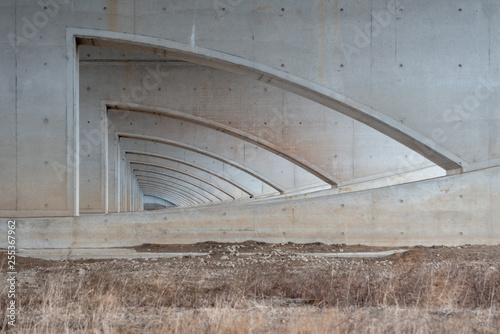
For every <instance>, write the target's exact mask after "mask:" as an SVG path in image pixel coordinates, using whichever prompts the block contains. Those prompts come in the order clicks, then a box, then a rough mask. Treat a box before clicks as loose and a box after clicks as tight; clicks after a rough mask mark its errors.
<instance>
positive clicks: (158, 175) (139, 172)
mask: <svg viewBox="0 0 500 334" xmlns="http://www.w3.org/2000/svg"><path fill="white" fill-rule="evenodd" d="M132 172H133V173H134V174H135V175H136V176H137V177H139V176H145V177H151V176H150V175H149V174H154V175H156V178H158V179H160V180H165V181H166V179H169V180H170V182H172V183H175V184H179V185H180V184H183V185H184V186H187V185H189V186H192V187H195V188H197V189H199V191H203V192H205V193H206V194H208V195H210V196H212V197H214V198H215V199H216V200H218V201H221V202H222V201H223V200H222V198H220V197H218V196H217V195H215V194H214V193H212V192H210V191H208V190H207V189H204V188H202V187H200V186H198V185H196V184H193V183H191V182H188V181H185V180H182V179H179V178H176V177H173V176H170V175H166V174H163V173H158V172H148V171H145V170H137V169H135V170H132ZM145 174H147V175H145ZM176 180H177V181H178V182H176ZM179 182H180V183H179Z"/></svg>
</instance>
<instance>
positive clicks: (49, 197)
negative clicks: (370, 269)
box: [0, 0, 500, 247]
mask: <svg viewBox="0 0 500 334" xmlns="http://www.w3.org/2000/svg"><path fill="white" fill-rule="evenodd" d="M221 3H222V4H224V0H223V1H222V2H216V3H212V2H211V1H204V2H200V1H195V0H187V1H182V2H180V3H176V4H173V3H171V2H170V1H167V0H158V1H152V2H150V1H134V0H124V1H119V2H116V1H104V0H89V1H75V0H64V1H63V0H42V1H38V2H32V1H27V0H22V1H15V0H5V1H3V2H2V4H0V32H1V34H0V37H1V38H0V57H1V59H2V61H1V62H0V73H2V77H1V79H0V99H1V101H2V105H1V107H0V108H1V109H0V113H1V115H2V123H1V124H0V217H4V218H6V219H8V218H19V219H20V221H21V225H20V226H22V227H23V228H28V230H30V231H37V232H36V233H35V234H33V235H31V234H26V233H27V232H20V233H21V235H22V236H24V237H25V241H22V242H26V243H27V245H29V247H35V246H36V245H42V246H46V245H52V244H54V245H56V246H54V247H66V246H68V245H69V246H77V245H80V244H81V243H85V242H89V244H92V243H93V245H94V246H98V245H100V244H101V243H103V242H102V241H99V240H93V239H92V238H89V239H82V237H81V236H80V234H79V233H80V232H79V231H80V230H81V229H82V228H83V226H82V225H81V224H87V225H86V227H85V228H86V229H88V230H86V232H85V233H90V231H94V232H96V233H102V234H108V233H110V231H109V230H107V228H108V227H107V226H110V225H112V224H118V220H121V221H120V224H122V225H120V226H119V227H117V228H119V229H123V233H117V234H116V235H115V236H121V237H123V240H114V238H115V236H111V235H110V237H109V238H108V237H106V239H108V241H106V245H111V244H113V245H114V244H117V245H118V244H122V243H123V244H136V243H137V242H138V241H144V242H148V238H150V239H152V240H157V239H155V238H158V237H157V236H156V235H155V234H154V233H145V234H144V235H145V236H144V237H143V236H142V235H141V234H138V233H139V232H138V231H136V230H135V228H134V229H132V230H131V228H132V227H131V226H132V225H131V224H135V219H138V217H143V218H144V219H147V221H145V222H143V223H144V224H151V225H146V226H148V227H147V229H152V230H154V226H155V224H157V223H158V222H155V219H156V217H157V216H156V214H155V213H148V214H145V215H144V216H141V214H142V213H136V214H134V213H130V214H124V215H122V214H117V215H116V216H115V215H111V213H121V212H133V211H141V210H143V208H144V196H145V195H149V196H156V197H158V198H162V199H163V200H164V201H167V202H170V203H172V204H174V205H177V206H179V207H181V206H182V207H184V206H188V207H189V208H179V209H175V210H174V209H170V210H169V212H170V213H169V219H170V215H174V217H177V218H176V219H174V221H175V224H181V223H180V220H179V219H178V217H179V216H182V217H188V218H189V219H188V218H185V219H187V221H186V222H184V220H183V223H182V224H181V225H179V227H178V231H177V232H175V233H178V235H176V238H177V237H178V238H180V240H185V241H186V242H187V241H193V240H195V239H196V237H194V236H193V233H195V232H194V231H195V230H196V229H198V230H197V231H198V232H199V233H200V235H202V236H203V237H202V238H201V239H206V238H214V240H218V239H224V238H226V236H225V235H220V233H215V232H214V231H215V230H217V229H218V230H219V231H220V230H224V231H225V232H226V235H231V236H234V238H235V239H238V240H240V239H245V238H254V239H255V238H256V239H267V238H270V239H273V240H274V239H279V238H281V237H286V239H288V238H290V240H294V239H297V240H319V239H321V240H329V241H336V240H337V239H338V236H337V237H336V236H334V235H335V233H337V232H338V231H340V229H341V227H342V224H347V223H348V222H352V223H350V224H349V230H347V229H345V231H344V230H342V232H343V233H344V236H347V235H348V237H342V238H344V239H345V238H348V239H349V240H348V241H349V242H352V240H356V241H357V242H359V243H371V244H391V243H394V244H399V243H401V244H410V243H423V244H428V243H432V242H435V243H443V244H454V243H456V242H460V240H461V241H463V242H466V243H473V242H486V243H494V242H496V240H497V235H498V225H499V224H500V221H499V220H498V218H497V217H499V215H494V214H496V213H497V212H496V210H498V209H497V207H498V203H499V202H500V199H499V198H498V195H497V194H496V192H495V191H494V189H495V185H497V183H498V173H497V168H498V166H499V165H500V136H499V135H498V133H499V131H498V129H499V128H500V113H499V112H498V104H499V102H500V94H499V92H498V87H499V85H500V63H498V61H496V59H499V57H500V37H499V36H498V34H495V33H494V32H495V31H498V29H499V28H500V19H498V17H497V16H496V15H495V13H496V12H498V10H499V9H500V4H498V3H496V2H491V1H486V0H484V1H476V2H473V3H463V4H460V5H459V4H457V3H455V2H453V1H451V0H450V1H444V2H441V3H434V2H432V1H430V0H423V1H419V2H414V1H409V0H408V1H407V0H404V1H393V0H390V1H386V0H372V1H366V2H363V3H357V2H356V3H353V2H349V1H340V0H339V1H333V2H327V1H323V0H317V1H312V2H307V3H305V2H300V1H292V2H290V1H273V2H267V1H264V2H262V1H245V2H243V1H231V2H228V3H225V5H223V6H225V7H224V8H225V10H222V9H221ZM462 172H465V174H464V175H462V176H460V175H455V174H460V173H462ZM444 175H448V176H447V177H443V178H440V179H437V180H429V181H421V180H424V179H428V178H432V177H442V176H444ZM451 180H453V182H457V183H458V184H459V185H460V187H461V189H466V190H468V191H470V192H471V193H470V194H474V196H473V197H472V198H470V199H469V197H468V196H469V194H468V193H460V194H459V195H461V196H462V197H460V199H461V201H462V202H464V203H462V205H459V204H458V203H457V202H456V201H457V200H456V198H454V197H450V196H448V193H447V192H444V193H443V192H435V190H436V184H440V183H441V184H442V183H443V182H444V183H448V182H452V181H451ZM405 183H406V185H403V184H405ZM478 185H481V186H482V187H483V188H482V189H483V191H484V193H480V191H479V190H478V189H479V188H477V187H478ZM388 186H394V187H392V188H384V187H388ZM388 189H394V190H391V191H396V192H397V196H396V195H395V194H394V193H393V192H391V191H389V190H388ZM422 189H427V190H428V191H429V193H430V194H433V195H432V196H431V197H428V193H426V192H425V191H423V190H422ZM415 194H418V195H419V196H420V197H419V198H416V197H415ZM394 197H400V200H403V202H400V204H401V205H397V204H396V205H395V204H394V203H396V202H393V200H395V198H394ZM406 198H408V199H410V200H412V201H415V202H414V203H415V205H416V206H410V205H406V203H407V199H406ZM344 199H345V200H348V201H349V203H356V204H355V205H350V206H349V209H347V208H348V205H347V204H346V203H342V204H344V205H345V207H342V210H340V209H339V210H340V211H338V212H337V209H335V210H333V212H334V213H335V214H338V215H340V216H339V218H338V220H337V217H335V218H336V220H334V221H333V222H332V221H331V220H329V218H330V216H331V210H332V207H331V205H333V206H335V205H336V204H335V203H337V201H339V200H341V201H344ZM473 199H475V200H473ZM476 201H478V202H476ZM373 202H375V203H373ZM283 203H298V204H297V207H292V208H293V209H294V210H296V211H294V210H292V215H290V213H289V212H288V211H287V210H288V209H287V210H285V212H287V214H280V213H279V212H281V211H279V210H277V211H273V210H274V209H276V207H275V206H283V205H284V204H283ZM290 205H291V204H290ZM293 205H295V204H293ZM191 206H193V207H191ZM429 207H430V208H431V210H430V212H433V214H431V215H429V214H427V213H425V212H427V211H426V210H427V208H429ZM273 208H274V209H273ZM289 209H291V208H289ZM176 210H179V211H176ZM221 210H224V212H225V213H226V214H227V216H223V217H224V218H223V219H221V220H220V221H217V222H216V223H214V221H213V220H212V219H215V218H214V217H218V215H219V212H220V211H221ZM193 212H194V213H195V214H192V213H193ZM230 212H231V213H233V214H234V217H229V215H230ZM108 213H109V214H110V215H106V216H102V217H107V218H106V219H107V220H108V222H109V225H103V226H102V227H100V228H97V227H94V224H97V222H92V221H91V220H92V219H96V220H99V219H100V218H98V217H101V216H100V215H99V214H108ZM80 214H82V215H83V214H85V215H86V216H85V217H81V218H78V216H79V215H80ZM450 215H451V218H450ZM467 215H468V216H467ZM54 217H61V218H54ZM416 217H419V218H418V219H417V218H416ZM46 220H47V222H45V221H46ZM36 224H40V225H37V226H35V225H36ZM65 224H67V225H65ZM141 224H142V223H141ZM214 224H215V225H214ZM229 224H231V225H229ZM252 224H253V225H252ZM259 224H263V225H259ZM409 224H410V225H409ZM435 224H437V225H435ZM56 226H57V230H56V231H55V232H54V233H55V239H53V237H48V235H47V233H48V232H50V231H52V227H56ZM113 226H115V225H113ZM214 226H216V229H215V230H213V228H215V227H214ZM181 227H182V228H181ZM113 228H114V227H113ZM309 228H310V229H309ZM39 229H40V231H42V229H46V230H45V231H46V232H43V231H42V232H40V231H39ZM190 229H191V230H190ZM405 229H406V230H405ZM152 230H151V231H152ZM281 231H283V232H285V235H282V236H281V237H279V238H277V237H276V235H275V233H277V232H280V233H281ZM368 231H370V232H368ZM381 231H383V233H382V232H381ZM395 231H399V233H403V234H399V237H397V235H394V233H396V232H395ZM457 231H458V232H459V233H462V234H461V235H460V238H458V239H456V236H455V235H454V233H458V232H457ZM184 232H186V233H184ZM407 232H409V233H410V236H409V237H407ZM23 233H24V234H23ZM85 233H84V234H85ZM233 233H234V235H233ZM332 233H333V234H332ZM161 235H162V236H163V234H161ZM146 236H147V237H146ZM87 237H89V236H88V235H87ZM183 238H184V239H183ZM342 238H341V239H342ZM45 239H47V240H48V241H47V242H45ZM42 240H43V241H42ZM69 240H72V241H71V242H70V241H69ZM158 240H166V241H167V242H170V241H172V240H171V239H170V237H168V238H167V239H162V238H159V239H158ZM457 240H458V241H457ZM344 241H346V240H344ZM183 242H184V241H183ZM61 245H63V246H61ZM64 245H66V246H64ZM106 245H105V246H106Z"/></svg>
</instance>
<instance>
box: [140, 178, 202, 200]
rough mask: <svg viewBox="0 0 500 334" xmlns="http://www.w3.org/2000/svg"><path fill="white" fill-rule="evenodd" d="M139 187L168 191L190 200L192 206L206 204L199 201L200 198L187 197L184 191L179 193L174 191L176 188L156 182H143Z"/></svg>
mask: <svg viewBox="0 0 500 334" xmlns="http://www.w3.org/2000/svg"><path fill="white" fill-rule="evenodd" d="M139 186H140V187H146V186H149V187H155V188H157V189H163V190H167V191H169V192H170V193H171V194H178V195H179V196H180V197H182V198H185V199H189V202H191V204H190V205H198V204H205V202H203V201H201V200H200V199H198V198H196V197H194V196H190V195H187V194H185V193H184V192H182V191H179V190H177V189H174V188H170V187H166V186H163V185H161V184H159V183H157V182H154V181H150V182H146V181H142V182H141V183H139ZM181 194H182V195H181Z"/></svg>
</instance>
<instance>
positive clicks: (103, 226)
mask: <svg viewBox="0 0 500 334" xmlns="http://www.w3.org/2000/svg"><path fill="white" fill-rule="evenodd" d="M499 186H500V167H494V168H490V169H485V170H481V171H475V172H470V173H465V174H459V175H454V176H447V177H442V178H436V179H432V180H426V181H420V182H415V183H410V184H404V185H398V186H393V187H385V188H379V189H371V190H365V191H359V192H352V193H345V194H335V195H326V196H318V197H315V198H305V199H301V200H289V199H288V200H287V199H286V198H285V199H279V200H268V201H255V202H247V203H244V202H240V203H232V204H227V203H222V204H216V205H214V204H212V205H207V206H199V207H196V208H184V209H178V208H174V209H167V210H161V211H157V212H136V213H126V214H108V215H89V216H82V217H75V218H72V217H68V218H45V219H30V218H27V219H17V221H16V222H17V224H16V238H17V239H16V240H17V246H18V247H22V248H43V247H52V248H64V247H79V248H82V247H118V246H132V245H139V244H142V243H159V244H168V243H195V242H202V241H208V240H213V241H220V242H230V241H232V242H240V241H245V240H258V241H267V242H285V241H293V242H301V243H302V242H313V241H321V242H324V243H328V244H332V243H339V244H340V243H345V244H358V243H362V244H366V245H373V246H410V245H418V244H421V245H435V244H441V245H460V244H499V243H500V212H499V211H500V206H499V205H498V204H499V203H500V194H498V192H497V191H496V189H498V188H499ZM7 218H8V217H7ZM5 220H6V219H4V221H5ZM0 226H1V227H0V232H1V233H2V234H3V235H6V230H7V224H5V223H2V224H1V225H0ZM0 246H1V247H6V246H7V241H6V238H5V239H2V240H1V241H0Z"/></svg>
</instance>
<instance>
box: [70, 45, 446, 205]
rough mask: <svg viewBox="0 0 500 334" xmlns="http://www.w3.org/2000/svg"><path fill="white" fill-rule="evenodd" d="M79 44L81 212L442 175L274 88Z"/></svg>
mask: <svg viewBox="0 0 500 334" xmlns="http://www.w3.org/2000/svg"><path fill="white" fill-rule="evenodd" d="M81 43H82V45H80V46H79V48H78V50H79V59H80V60H79V76H80V81H79V90H80V107H79V113H80V114H79V117H80V150H81V151H83V152H82V153H81V154H80V155H79V156H80V180H79V182H80V213H81V214H86V213H108V212H124V211H141V210H143V209H144V207H145V206H144V205H145V204H147V202H146V203H145V202H144V199H145V198H146V199H151V200H154V199H155V198H156V199H161V200H163V201H164V203H165V205H164V206H165V207H167V206H168V207H186V206H194V205H208V204H216V203H221V202H230V201H244V200H245V201H246V200H251V199H252V200H257V199H268V198H280V197H286V196H292V195H296V194H308V193H312V194H317V193H321V192H325V191H326V192H328V191H330V192H332V191H333V192H334V191H338V189H341V190H342V191H349V189H352V187H353V186H352V185H357V187H364V188H371V187H378V186H380V182H382V184H384V185H385V186H389V185H394V184H400V183H407V182H412V181H416V180H422V179H426V178H431V177H437V176H442V175H446V170H445V169H443V168H441V167H440V166H438V165H436V164H435V163H433V161H430V160H428V159H426V158H425V157H423V156H422V155H420V154H418V153H417V152H415V151H414V150H411V149H409V148H408V147H405V146H404V145H403V144H402V143H400V142H398V141H397V140H395V139H393V138H390V137H389V136H387V135H384V134H383V133H380V132H379V131H376V130H375V129H373V128H371V127H370V126H368V125H366V124H363V123H362V122H360V121H357V120H354V119H352V118H351V117H348V116H346V115H343V114H341V113H339V112H337V111H336V110H332V109H330V108H328V107H326V106H324V105H321V104H319V103H317V102H315V101H313V100H311V99H308V98H306V97H303V96H300V95H298V94H296V93H294V92H293V91H290V90H286V89H283V88H280V87H276V86H275V85H272V84H271V83H272V82H271V83H266V82H262V81H259V80H255V79H254V78H253V77H251V76H247V75H245V73H243V74H242V73H234V72H232V71H230V70H225V69H221V68H220V67H221V66H220V65H218V64H217V63H216V62H214V63H213V65H212V66H207V65H203V64H198V63H194V62H189V61H184V60H180V59H174V58H171V57H166V56H161V55H157V54H158V53H159V52H151V51H150V50H148V49H146V50H145V51H146V52H147V53H142V52H139V51H140V49H141V47H140V46H133V50H134V51H127V50H124V49H127V48H126V47H123V46H122V49H114V48H110V47H104V46H95V45H96V44H98V45H107V44H108V43H106V42H101V43H96V42H95V41H94V40H92V42H89V41H88V40H85V39H82V40H81ZM111 45H113V44H111ZM128 49H130V46H129V47H128ZM135 50H137V51H135ZM205 63H207V61H206V60H205ZM208 63H210V62H208ZM278 86H279V85H278ZM92 142H94V144H92ZM87 150H89V151H90V150H92V151H93V152H92V154H85V153H87V152H86V151H87ZM103 165H104V166H106V167H105V168H102V166H103ZM105 180H107V185H106V181H105ZM347 185H351V187H349V188H348V187H347ZM157 204H158V203H157ZM155 207H156V208H159V207H161V206H158V205H157V206H155Z"/></svg>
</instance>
